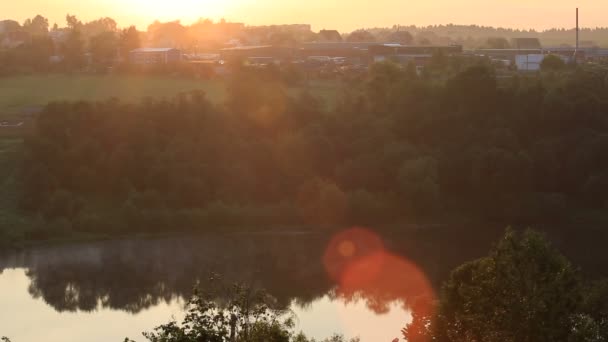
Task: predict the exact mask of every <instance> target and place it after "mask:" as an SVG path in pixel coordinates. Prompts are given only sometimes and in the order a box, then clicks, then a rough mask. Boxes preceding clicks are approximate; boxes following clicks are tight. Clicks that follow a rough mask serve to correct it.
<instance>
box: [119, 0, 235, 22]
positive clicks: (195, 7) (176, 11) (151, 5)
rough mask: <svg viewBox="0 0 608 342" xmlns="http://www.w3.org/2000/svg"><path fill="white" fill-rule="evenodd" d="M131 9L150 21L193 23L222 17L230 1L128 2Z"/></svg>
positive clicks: (174, 0)
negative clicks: (198, 20)
mask: <svg viewBox="0 0 608 342" xmlns="http://www.w3.org/2000/svg"><path fill="white" fill-rule="evenodd" d="M129 2H130V3H131V7H132V9H133V10H134V11H136V12H137V13H139V14H140V15H141V16H142V17H145V18H148V19H150V20H157V19H158V20H161V21H167V20H182V21H186V22H187V21H193V20H196V19H198V18H211V19H216V18H220V17H223V16H224V15H225V13H226V10H227V8H228V5H229V4H230V3H231V2H230V1H221V0H171V1H166V0H130V1H129Z"/></svg>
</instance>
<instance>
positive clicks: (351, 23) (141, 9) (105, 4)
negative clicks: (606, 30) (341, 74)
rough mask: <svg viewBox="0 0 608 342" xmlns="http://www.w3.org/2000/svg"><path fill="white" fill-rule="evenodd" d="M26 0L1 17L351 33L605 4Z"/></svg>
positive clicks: (525, 24)
mask: <svg viewBox="0 0 608 342" xmlns="http://www.w3.org/2000/svg"><path fill="white" fill-rule="evenodd" d="M373 3H374V8H373V9H370V2H369V1H368V0H333V1H327V0H309V1H296V0H281V1H276V0H228V1H219V0H173V1H159V0H152V1H146V0H88V1H82V0H80V1H79V0H52V1H48V0H22V1H19V2H11V1H3V4H2V5H0V13H1V17H2V18H13V19H17V20H20V21H23V20H24V19H26V18H29V17H32V16H33V15H35V14H38V13H39V14H42V15H44V16H47V17H48V18H49V19H50V22H51V23H53V22H57V23H59V24H60V25H61V24H63V23H64V21H65V20H64V18H65V14H66V13H74V14H77V15H78V16H79V17H80V18H82V19H83V20H85V21H86V20H92V19H96V18H99V17H102V16H110V17H112V18H115V19H116V20H117V21H118V22H119V24H120V25H122V26H127V25H131V24H136V25H137V26H139V27H140V28H141V29H143V28H145V27H146V26H147V25H148V24H150V23H151V22H152V21H153V20H155V19H159V20H161V21H167V20H176V19H179V20H182V21H183V22H186V23H188V22H191V21H194V20H196V19H198V18H200V17H205V18H212V19H216V20H217V19H220V18H226V19H227V20H230V21H240V22H245V23H247V24H249V25H265V24H284V23H303V24H311V25H313V29H315V30H319V29H323V28H332V29H338V30H340V31H350V30H354V29H357V28H361V27H384V26H392V25H394V24H401V25H433V24H448V23H453V24H476V25H485V26H495V27H496V26H501V27H510V28H520V29H537V30H542V29H547V28H554V27H560V28H561V27H565V28H571V27H573V26H574V14H573V13H574V8H575V7H576V6H579V7H581V25H582V26H584V27H602V26H605V25H606V24H605V21H603V20H602V15H603V14H605V13H606V12H608V2H607V1H604V0H591V1H580V0H579V1H568V2H566V1H563V0H559V1H555V0H536V1H527V0H494V1H486V0H460V1H453V0H433V1H409V0H377V1H374V2H373Z"/></svg>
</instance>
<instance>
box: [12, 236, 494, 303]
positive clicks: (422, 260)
mask: <svg viewBox="0 0 608 342" xmlns="http://www.w3.org/2000/svg"><path fill="white" fill-rule="evenodd" d="M440 233H441V234H440V236H442V238H440V239H438V238H437V236H429V237H425V238H422V239H421V238H420V237H419V236H418V237H417V238H413V237H411V236H410V237H408V235H407V234H403V233H400V234H399V238H398V239H396V238H387V237H384V238H382V239H381V238H380V237H379V236H378V235H375V234H371V235H365V234H359V235H357V234H355V235H353V234H352V230H347V231H346V233H341V234H338V235H336V236H334V237H333V238H332V237H330V236H327V235H322V234H232V235H213V236H196V237H182V238H164V239H135V240H121V241H106V242H97V243H86V244H78V245H73V246H55V247H46V248H37V249H33V250H27V251H24V252H21V253H18V254H14V255H11V256H9V257H0V271H1V270H2V269H4V268H7V267H21V268H25V269H27V270H28V271H27V275H28V277H29V278H30V279H31V284H30V286H29V292H30V294H31V295H32V296H34V297H36V298H41V299H42V300H44V301H45V302H46V303H48V304H49V305H51V306H52V307H53V308H54V309H55V310H57V311H60V312H64V311H68V312H69V311H72V312H73V311H93V310H96V309H100V308H105V309H112V310H122V311H126V312H130V313H133V314H135V313H138V312H140V311H142V310H146V309H148V308H150V307H153V306H155V305H157V304H159V303H162V302H173V301H175V300H178V299H181V300H183V299H187V298H189V296H190V294H191V293H192V288H193V285H194V284H195V283H196V282H197V281H202V280H205V279H207V278H208V276H209V274H211V273H218V274H221V275H222V277H223V278H224V279H225V280H227V281H230V282H232V281H234V282H240V283H243V284H246V285H251V286H254V287H258V288H264V289H266V290H267V292H268V293H270V294H272V295H273V296H274V297H276V299H277V301H278V303H279V306H281V307H282V308H288V307H289V306H290V305H291V304H292V303H295V304H296V305H299V306H301V307H305V306H306V305H308V304H309V303H311V302H313V301H315V300H317V299H320V298H322V297H323V296H325V295H327V294H329V296H330V297H331V298H332V299H334V300H335V299H340V300H343V301H345V302H350V301H355V300H365V301H366V303H367V306H368V307H369V308H370V309H371V310H373V311H374V312H377V313H384V312H386V311H387V309H388V307H389V306H390V304H392V303H394V302H395V301H399V302H401V303H403V305H404V306H406V307H411V306H413V305H416V306H418V304H419V303H421V302H428V299H432V298H433V297H434V291H433V288H434V287H436V285H437V284H438V282H439V281H438V280H439V279H442V278H444V277H445V275H446V274H447V273H448V272H449V270H450V269H451V268H452V267H454V266H456V265H457V264H458V263H460V262H462V261H465V260H468V259H469V258H472V257H477V256H479V255H483V254H484V253H485V252H486V251H487V247H488V246H489V242H488V243H480V242H479V241H472V242H471V243H470V244H471V246H466V244H465V242H464V241H463V242H462V243H461V244H460V245H457V246H454V245H453V241H454V237H453V236H450V234H445V232H440ZM344 234H346V235H344ZM348 234H350V235H348ZM499 234H500V232H497V234H496V235H497V236H498V235H499ZM418 235H420V234H418ZM345 236H346V237H347V238H349V239H350V240H348V241H347V242H349V243H350V244H349V243H346V244H343V243H342V244H340V243H341V242H344V239H342V240H340V238H344V237H345ZM336 239H338V240H336ZM493 240H495V237H494V235H490V236H488V238H487V241H493ZM336 241H338V242H336ZM340 241H341V242H340ZM336 243H338V244H337V245H336ZM472 246H477V247H476V248H472ZM331 253H333V254H331ZM336 253H337V254H336ZM455 255H458V257H454V256H455ZM422 270H424V272H423V271H422ZM425 273H426V274H425ZM429 279H430V280H429ZM432 285H434V286H432ZM203 286H204V282H203Z"/></svg>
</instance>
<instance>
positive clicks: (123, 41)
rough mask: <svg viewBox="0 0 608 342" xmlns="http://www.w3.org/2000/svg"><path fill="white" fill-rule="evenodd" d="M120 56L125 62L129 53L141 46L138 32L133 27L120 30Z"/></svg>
mask: <svg viewBox="0 0 608 342" xmlns="http://www.w3.org/2000/svg"><path fill="white" fill-rule="evenodd" d="M119 44H120V55H121V56H122V58H124V59H125V60H128V59H129V52H131V51H132V50H135V49H137V48H139V47H140V46H141V42H140V39H139V32H138V31H137V28H135V26H131V27H129V28H127V29H124V30H122V32H121V33H120V43H119Z"/></svg>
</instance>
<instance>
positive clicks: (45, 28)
mask: <svg viewBox="0 0 608 342" xmlns="http://www.w3.org/2000/svg"><path fill="white" fill-rule="evenodd" d="M23 29H24V30H25V31H26V32H28V33H30V34H32V35H35V36H43V35H46V34H48V33H49V20H48V19H47V18H45V17H43V16H41V15H37V16H35V17H34V19H26V20H25V22H24V23H23Z"/></svg>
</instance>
